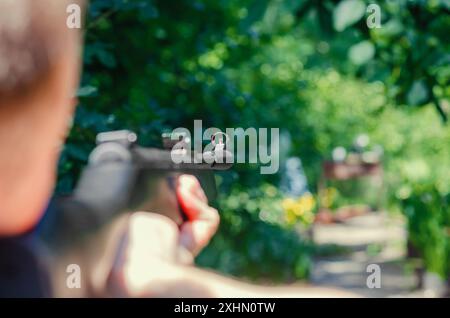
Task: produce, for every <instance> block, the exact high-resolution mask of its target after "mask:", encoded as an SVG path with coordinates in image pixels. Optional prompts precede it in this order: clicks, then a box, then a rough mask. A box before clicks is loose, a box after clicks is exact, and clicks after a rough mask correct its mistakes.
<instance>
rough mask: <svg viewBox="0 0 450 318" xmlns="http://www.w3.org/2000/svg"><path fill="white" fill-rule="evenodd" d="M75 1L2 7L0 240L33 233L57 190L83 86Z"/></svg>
mask: <svg viewBox="0 0 450 318" xmlns="http://www.w3.org/2000/svg"><path fill="white" fill-rule="evenodd" d="M75 2H77V1H75V0H71V1H67V0H1V1H0V236H1V235H12V234H18V233H21V232H24V231H27V230H29V229H30V228H31V227H32V226H33V225H34V224H35V223H36V222H37V221H38V220H39V218H40V216H41V214H42V211H43V209H44V208H45V205H46V202H47V200H48V197H49V196H50V194H51V191H52V189H53V186H54V179H55V169H56V163H57V159H58V149H59V147H60V145H61V143H62V142H63V139H64V137H65V134H66V131H67V129H68V125H69V122H70V120H71V115H72V112H73V107H74V102H73V95H74V93H75V90H76V87H77V85H78V66H79V43H78V42H79V32H78V31H77V30H72V29H69V28H67V26H66V19H67V17H68V14H67V13H66V8H67V5H68V4H69V3H75Z"/></svg>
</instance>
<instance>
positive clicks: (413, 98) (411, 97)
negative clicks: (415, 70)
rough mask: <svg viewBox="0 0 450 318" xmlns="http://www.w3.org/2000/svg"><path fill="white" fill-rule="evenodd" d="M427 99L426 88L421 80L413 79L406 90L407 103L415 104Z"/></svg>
mask: <svg viewBox="0 0 450 318" xmlns="http://www.w3.org/2000/svg"><path fill="white" fill-rule="evenodd" d="M427 99H428V88H427V85H426V84H425V82H424V81H423V80H418V81H414V83H413V84H412V85H411V88H410V89H409V91H408V95H407V96H406V100H407V102H408V104H409V105H413V106H417V105H421V104H423V103H425V102H426V101H427Z"/></svg>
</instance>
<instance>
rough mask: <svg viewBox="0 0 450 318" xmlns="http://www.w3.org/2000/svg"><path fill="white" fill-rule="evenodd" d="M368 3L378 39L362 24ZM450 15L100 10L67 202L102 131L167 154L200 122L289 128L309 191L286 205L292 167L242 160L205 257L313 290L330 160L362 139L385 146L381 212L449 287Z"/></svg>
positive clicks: (213, 7) (211, 4)
mask: <svg viewBox="0 0 450 318" xmlns="http://www.w3.org/2000/svg"><path fill="white" fill-rule="evenodd" d="M370 3H377V4H378V5H379V6H380V8H381V21H380V22H381V27H380V28H368V26H367V19H368V18H369V19H371V17H370V15H371V12H367V6H368V5H369V4H370ZM449 10H450V1H448V0H430V1H422V0H408V1H407V0H391V1H376V2H374V1H362V0H341V1H339V0H304V1H301V0H286V1H281V0H177V1H167V0H165V1H156V0H155V1H152V0H149V1H143V0H135V1H132V0H128V1H126V0H91V1H90V6H89V9H88V14H87V21H86V25H85V26H86V28H85V29H86V33H85V50H84V73H83V79H82V85H81V88H80V89H79V91H78V96H79V99H80V104H79V106H78V109H77V113H76V118H75V124H74V127H73V129H72V131H71V133H70V136H69V139H68V142H67V144H66V146H65V148H64V152H63V154H62V157H61V161H60V166H59V182H58V187H57V192H58V193H68V192H70V191H71V189H72V188H73V186H74V184H75V182H76V180H77V177H78V175H79V172H80V169H81V168H82V167H83V165H84V164H85V163H86V160H87V156H88V154H89V152H90V151H91V150H92V148H93V146H94V140H95V135H96V133H98V132H101V131H106V130H114V129H125V128H126V129H131V130H134V131H135V132H137V133H138V135H139V138H140V143H141V144H143V145H147V146H158V145H160V140H159V138H160V134H161V132H163V131H167V130H169V131H171V130H172V129H174V128H176V127H187V128H192V126H193V122H194V119H202V120H203V127H219V128H222V129H224V128H226V127H243V128H244V129H245V128H247V127H255V128H258V127H279V128H280V129H281V134H282V140H284V141H285V142H284V143H282V145H283V147H282V149H281V158H282V159H285V158H287V157H288V156H299V157H300V158H301V159H302V164H303V168H304V170H305V173H306V176H307V179H308V184H309V188H310V191H311V194H306V195H304V196H303V197H301V198H300V199H298V200H297V199H295V200H294V199H288V198H287V196H286V194H285V193H283V191H281V190H280V181H281V179H282V176H283V170H281V171H280V173H279V174H276V175H261V174H260V173H259V168H258V167H255V166H249V165H236V166H235V167H234V168H233V170H232V171H230V172H227V173H224V174H222V175H220V176H219V178H218V180H219V181H220V190H221V195H220V198H219V200H218V202H216V204H217V206H218V207H219V209H220V211H221V215H222V223H221V227H220V231H219V233H218V235H217V236H216V237H215V239H214V240H213V242H212V243H211V244H210V245H209V246H208V248H207V249H206V250H205V251H204V252H203V253H202V254H201V255H200V257H199V258H198V260H197V262H198V263H199V265H201V266H206V267H211V268H214V269H216V270H219V271H222V272H225V273H231V274H235V275H238V276H241V277H247V278H249V279H258V280H270V281H292V280H296V279H304V278H307V277H308V273H309V272H310V270H311V256H312V255H313V254H314V253H315V247H314V245H313V244H312V243H311V242H309V241H308V240H307V239H306V237H305V235H302V234H299V231H298V227H299V226H300V227H301V228H302V229H306V230H307V229H308V227H309V226H310V225H311V223H312V221H313V219H314V213H316V212H317V184H318V181H319V177H320V171H321V170H320V167H321V163H322V161H323V160H325V159H329V158H330V156H331V152H332V150H333V149H334V148H335V147H337V146H343V147H346V148H350V147H351V145H352V143H353V140H354V138H355V137H356V136H357V135H359V134H365V135H367V136H368V137H370V146H373V145H380V146H382V148H383V149H384V157H383V164H384V169H385V176H384V177H385V186H386V190H385V198H384V201H383V205H384V206H383V207H384V208H385V209H388V210H389V211H391V212H392V213H403V214H405V215H406V216H407V218H408V227H409V233H410V240H411V242H412V243H413V244H414V246H415V247H416V248H417V249H418V250H420V252H421V255H422V257H423V259H424V261H425V264H426V267H427V269H428V270H430V271H433V272H436V273H438V274H440V275H441V276H443V277H448V274H449V267H450V262H449V255H450V243H449V227H450V210H449V197H450V196H449V192H450V182H449V180H450V127H449V125H448V124H446V122H447V119H448V116H449V114H450V103H449V95H450V87H449V79H450V63H449V62H450V50H449V41H448V39H449V37H448V35H449V30H450V15H449ZM333 200H337V199H333ZM338 203H339V202H337V203H336V202H334V203H333V204H338ZM344 203H345V202H344ZM300 232H301V233H305V231H303V232H302V231H300Z"/></svg>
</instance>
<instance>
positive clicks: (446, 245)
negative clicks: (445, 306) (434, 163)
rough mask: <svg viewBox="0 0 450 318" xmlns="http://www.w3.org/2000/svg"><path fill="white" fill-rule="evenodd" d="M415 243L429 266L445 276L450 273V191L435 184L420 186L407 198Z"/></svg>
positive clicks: (407, 209) (404, 203)
mask: <svg viewBox="0 0 450 318" xmlns="http://www.w3.org/2000/svg"><path fill="white" fill-rule="evenodd" d="M402 202H403V206H404V209H405V212H406V215H407V216H408V220H409V233H410V239H411V242H412V243H413V244H414V246H415V247H416V248H417V249H418V250H419V251H420V252H421V254H422V257H423V259H424V261H425V267H426V268H427V269H428V270H429V271H432V272H435V273H437V274H439V275H440V276H441V277H442V278H443V279H445V278H447V277H449V275H450V233H449V230H450V193H447V194H442V193H440V192H439V190H438V189H436V188H435V187H434V186H432V185H431V186H430V185H428V184H422V185H419V186H416V187H415V188H414V189H413V190H412V193H411V194H409V196H408V197H407V198H405V199H404V200H403V201H402Z"/></svg>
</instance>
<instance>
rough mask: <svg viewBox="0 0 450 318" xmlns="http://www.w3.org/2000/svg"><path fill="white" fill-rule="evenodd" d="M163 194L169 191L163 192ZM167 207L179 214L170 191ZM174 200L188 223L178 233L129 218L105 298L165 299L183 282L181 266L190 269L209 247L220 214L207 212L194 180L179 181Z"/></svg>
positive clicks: (150, 220)
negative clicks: (198, 256) (145, 297)
mask: <svg viewBox="0 0 450 318" xmlns="http://www.w3.org/2000/svg"><path fill="white" fill-rule="evenodd" d="M167 189H168V188H167ZM165 194H166V195H165V199H164V202H166V203H167V204H166V205H167V206H168V207H171V208H173V209H178V206H177V205H175V204H173V202H174V200H173V198H172V197H171V195H170V191H166V192H165ZM176 199H178V202H179V204H180V206H181V208H182V209H183V211H184V213H186V216H187V218H188V221H186V222H185V223H183V224H182V225H181V227H180V228H178V227H177V225H176V223H175V222H174V221H173V220H171V219H170V218H169V217H167V216H164V215H160V214H156V213H150V212H136V213H133V214H132V215H131V216H130V218H129V222H128V228H127V231H126V234H125V237H124V240H123V242H122V244H120V245H121V246H120V247H119V251H118V253H117V257H116V259H115V262H114V265H113V269H112V271H111V275H110V279H109V289H110V290H109V292H112V293H113V294H116V295H117V294H119V295H122V294H125V295H126V296H157V295H164V294H166V289H167V288H172V286H173V284H172V282H176V281H180V280H182V279H183V276H184V275H183V274H181V273H182V272H183V270H184V269H183V267H184V266H182V265H185V264H191V263H192V262H193V259H194V257H195V255H197V254H198V253H199V252H200V251H201V250H202V249H203V248H204V247H205V246H206V245H207V244H208V242H209V240H210V239H211V237H212V236H213V235H214V233H215V232H216V230H217V227H218V225H219V214H218V212H217V210H216V209H214V208H212V207H210V206H208V200H207V198H206V195H205V193H204V192H203V189H202V188H201V186H200V183H199V182H198V180H197V179H196V178H195V177H193V176H190V175H181V176H180V177H179V178H178V180H177V183H176Z"/></svg>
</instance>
